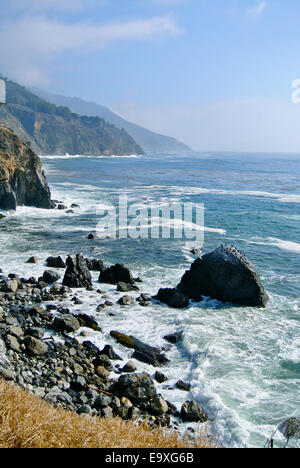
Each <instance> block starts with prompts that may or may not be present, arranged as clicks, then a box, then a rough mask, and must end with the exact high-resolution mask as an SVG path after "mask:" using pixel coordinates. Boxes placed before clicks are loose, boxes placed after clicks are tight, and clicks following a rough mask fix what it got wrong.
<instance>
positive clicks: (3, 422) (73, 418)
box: [0, 381, 213, 448]
mask: <svg viewBox="0 0 300 468" xmlns="http://www.w3.org/2000/svg"><path fill="white" fill-rule="evenodd" d="M212 446H213V443H212V442H210V440H209V439H208V438H207V437H206V435H205V434H203V436H201V437H200V438H199V441H198V442H197V443H196V444H194V445H193V447H196V448H212ZM190 447H191V445H189V442H188V441H187V440H186V441H181V440H180V439H179V437H178V435H177V434H176V433H174V432H166V431H164V432H163V431H162V430H150V429H149V428H148V427H147V426H146V425H142V426H137V425H135V424H134V423H132V422H125V421H122V420H121V419H118V418H113V419H100V418H91V417H82V416H78V415H77V414H75V413H71V412H69V411H65V410H63V409H56V408H54V407H53V406H52V405H50V404H48V403H47V402H45V401H43V400H41V399H39V398H37V397H36V396H34V395H31V394H29V393H28V392H25V391H24V390H22V389H21V388H19V387H17V386H16V385H14V384H11V383H7V382H3V381H0V448H190Z"/></svg>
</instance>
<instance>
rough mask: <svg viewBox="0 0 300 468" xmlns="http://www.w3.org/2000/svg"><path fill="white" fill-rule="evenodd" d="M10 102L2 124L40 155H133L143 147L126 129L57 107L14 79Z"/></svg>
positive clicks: (8, 96) (9, 83)
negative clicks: (29, 144) (27, 142)
mask: <svg viewBox="0 0 300 468" xmlns="http://www.w3.org/2000/svg"><path fill="white" fill-rule="evenodd" d="M6 100H7V105H6V106H3V107H1V108H0V124H2V125H4V126H5V127H9V128H11V129H13V130H14V131H15V132H16V133H17V134H18V135H20V136H21V137H23V138H25V140H26V141H29V142H30V143H31V145H32V148H33V149H34V150H35V151H36V152H38V153H39V154H44V155H45V154H58V155H60V154H66V153H69V154H71V155H74V154H82V155H93V156H100V155H113V154H114V155H120V156H123V155H130V154H142V153H143V152H144V151H143V149H142V148H141V147H140V146H139V145H138V144H137V143H136V142H135V141H134V139H133V138H132V137H131V136H130V135H129V134H128V133H127V132H126V131H125V130H124V129H120V128H116V127H115V126H114V125H112V124H110V123H108V122H106V121H105V120H104V119H101V118H99V117H87V116H81V115H78V114H75V113H73V112H71V111H70V109H68V108H67V107H63V106H59V107H58V106H55V105H54V104H50V103H49V102H47V101H44V100H43V99H41V98H39V97H38V96H36V95H34V94H33V93H31V92H30V91H28V90H27V89H26V88H24V87H22V86H19V85H18V84H17V83H14V82H12V81H6Z"/></svg>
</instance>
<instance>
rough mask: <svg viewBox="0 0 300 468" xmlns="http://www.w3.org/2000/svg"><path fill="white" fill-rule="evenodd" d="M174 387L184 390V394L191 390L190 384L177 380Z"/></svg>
mask: <svg viewBox="0 0 300 468" xmlns="http://www.w3.org/2000/svg"><path fill="white" fill-rule="evenodd" d="M175 387H176V388H178V389H179V390H184V391H185V392H189V391H190V390H191V384H188V383H186V382H183V380H178V381H177V382H176V384H175Z"/></svg>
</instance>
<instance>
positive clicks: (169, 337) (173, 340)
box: [164, 332, 183, 344]
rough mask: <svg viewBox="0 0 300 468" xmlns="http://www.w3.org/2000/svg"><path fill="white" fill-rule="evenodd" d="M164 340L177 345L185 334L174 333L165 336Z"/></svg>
mask: <svg viewBox="0 0 300 468" xmlns="http://www.w3.org/2000/svg"><path fill="white" fill-rule="evenodd" d="M164 339H165V340H166V341H168V342H169V343H172V344H176V343H179V341H182V339H183V332H178V333H172V334H171V335H166V336H164Z"/></svg>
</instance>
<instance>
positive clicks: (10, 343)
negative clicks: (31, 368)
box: [5, 335, 21, 353]
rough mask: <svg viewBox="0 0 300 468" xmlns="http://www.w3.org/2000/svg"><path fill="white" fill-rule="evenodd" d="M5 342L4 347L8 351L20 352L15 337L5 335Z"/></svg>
mask: <svg viewBox="0 0 300 468" xmlns="http://www.w3.org/2000/svg"><path fill="white" fill-rule="evenodd" d="M5 342H6V346H7V347H8V349H11V350H12V351H15V352H16V353H20V352H21V348H20V344H19V341H18V339H17V338H16V337H15V336H13V335H6V338H5Z"/></svg>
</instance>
